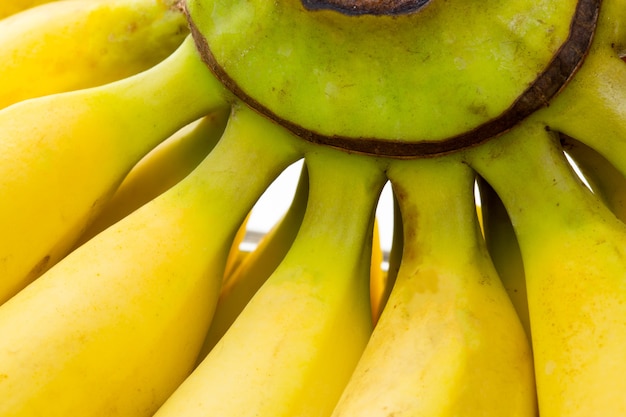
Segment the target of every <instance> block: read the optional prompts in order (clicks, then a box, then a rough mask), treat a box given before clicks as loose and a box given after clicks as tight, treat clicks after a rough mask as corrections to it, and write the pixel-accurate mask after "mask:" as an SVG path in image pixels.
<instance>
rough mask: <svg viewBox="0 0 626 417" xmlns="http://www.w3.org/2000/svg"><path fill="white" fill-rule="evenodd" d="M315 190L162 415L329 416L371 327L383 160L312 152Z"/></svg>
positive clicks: (307, 158)
mask: <svg viewBox="0 0 626 417" xmlns="http://www.w3.org/2000/svg"><path fill="white" fill-rule="evenodd" d="M305 164H306V166H307V169H308V171H309V178H310V183H309V184H310V187H309V190H310V193H309V198H308V202H307V208H306V212H305V214H304V219H303V222H302V226H301V227H300V230H299V231H298V235H297V237H296V239H295V241H294V243H293V245H292V247H291V248H290V250H289V252H288V253H287V255H286V257H285V258H284V260H283V261H282V263H281V264H280V265H279V266H278V268H277V269H276V271H275V272H274V273H273V274H272V275H271V276H270V278H269V279H268V280H267V281H266V282H265V284H264V285H263V286H262V287H261V288H260V289H259V291H258V292H257V293H256V294H255V295H254V297H253V298H252V300H251V301H250V303H249V304H248V305H247V306H246V308H245V309H244V310H243V311H242V312H241V314H240V315H239V317H237V319H236V320H235V322H234V323H233V324H232V326H231V327H230V328H229V329H228V331H227V332H226V334H225V335H224V337H223V338H222V339H221V340H220V341H219V342H218V344H217V345H216V346H215V348H214V349H213V350H211V352H210V353H209V355H208V356H207V357H206V358H205V359H204V361H202V363H201V364H200V365H198V367H197V368H196V369H195V370H194V372H193V373H192V374H191V375H190V376H189V377H188V378H187V379H186V380H185V382H183V383H182V384H181V385H180V387H179V388H178V389H177V390H176V391H175V392H174V394H173V395H172V396H171V397H170V398H169V399H168V400H167V401H166V403H165V404H164V405H163V407H161V409H159V411H158V412H157V413H156V414H155V417H169V416H177V417H179V416H185V417H194V416H207V415H212V416H238V417H243V416H250V417H251V416H256V417H265V416H267V417H293V416H299V417H306V416H316V417H321V416H328V415H329V414H330V412H331V410H332V407H333V406H334V404H335V402H336V400H337V398H338V397H339V395H340V393H341V390H342V389H343V386H344V384H345V383H346V381H347V379H348V378H349V376H350V374H351V372H352V370H353V368H354V365H355V364H356V362H357V360H358V358H359V356H360V355H361V352H362V350H363V348H364V346H365V344H366V342H367V339H368V337H369V335H370V332H371V327H372V325H371V313H370V305H369V265H370V259H371V244H372V227H373V222H374V208H375V204H376V201H377V195H376V191H380V190H381V189H382V186H383V184H384V179H385V178H384V176H383V175H382V173H381V171H380V170H379V168H378V166H377V162H375V161H373V160H371V159H369V158H363V157H362V156H357V155H349V154H344V153H343V152H338V151H333V150H329V149H311V150H310V152H309V153H307V155H306V156H305Z"/></svg>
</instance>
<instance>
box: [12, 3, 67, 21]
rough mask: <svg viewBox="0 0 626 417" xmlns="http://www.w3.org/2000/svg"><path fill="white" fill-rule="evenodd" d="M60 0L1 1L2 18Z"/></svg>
mask: <svg viewBox="0 0 626 417" xmlns="http://www.w3.org/2000/svg"><path fill="white" fill-rule="evenodd" d="M52 1H58V0H7V1H3V2H2V3H0V19H4V18H5V17H7V16H11V15H13V14H16V13H19V12H21V11H23V10H26V9H30V8H33V7H35V6H39V5H40V4H45V3H49V2H52Z"/></svg>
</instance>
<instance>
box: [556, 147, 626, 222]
mask: <svg viewBox="0 0 626 417" xmlns="http://www.w3.org/2000/svg"><path fill="white" fill-rule="evenodd" d="M561 144H562V145H563V147H564V149H565V151H566V152H567V153H568V154H569V155H570V156H571V157H572V158H573V159H574V161H575V162H576V164H577V165H578V167H579V168H580V170H581V172H582V174H583V176H584V177H585V179H586V180H587V182H588V183H590V185H591V189H592V190H593V192H594V193H595V194H596V195H598V197H600V198H601V199H602V201H604V203H605V204H606V205H607V206H608V207H609V208H610V209H611V211H613V213H614V214H615V215H616V216H617V218H618V219H620V220H621V221H623V222H626V177H625V176H624V174H622V173H621V172H620V171H618V170H617V169H616V168H615V167H614V166H613V165H612V164H611V163H610V162H609V161H607V159H606V158H605V157H603V156H602V155H600V154H599V153H597V152H596V151H595V150H593V149H592V148H590V147H589V146H587V145H585V144H583V143H581V142H579V141H577V140H575V139H573V138H570V137H566V136H562V137H561Z"/></svg>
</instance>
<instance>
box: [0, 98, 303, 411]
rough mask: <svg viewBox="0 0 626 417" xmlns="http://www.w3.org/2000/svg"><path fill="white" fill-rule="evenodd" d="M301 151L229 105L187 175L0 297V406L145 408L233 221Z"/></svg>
mask: <svg viewBox="0 0 626 417" xmlns="http://www.w3.org/2000/svg"><path fill="white" fill-rule="evenodd" d="M299 157H300V154H299V153H298V151H297V150H296V147H295V146H294V143H293V141H292V137H291V136H290V135H286V134H285V133H284V131H282V130H281V129H279V128H277V127H276V126H275V125H273V124H272V123H270V122H267V121H265V120H263V119H260V118H259V117H258V116H257V115H256V114H254V113H253V112H252V111H250V110H248V109H245V108H243V107H242V108H239V109H238V110H235V111H234V114H233V116H231V118H230V120H229V124H228V127H227V128H226V131H225V133H224V137H223V138H222V140H221V141H220V143H219V144H218V145H217V146H216V148H215V149H214V150H213V152H211V154H209V156H208V157H207V158H206V159H205V160H204V161H203V162H202V163H201V164H200V165H199V166H198V168H197V169H196V170H194V171H193V172H192V173H191V174H190V176H189V177H187V178H186V179H184V180H183V181H181V182H180V183H178V184H177V185H176V186H174V187H173V188H171V189H170V190H169V191H167V192H166V193H164V194H162V195H161V196H159V197H157V198H156V199H155V200H152V201H151V202H149V203H147V204H146V205H144V206H143V207H142V208H140V209H139V210H137V211H135V212H133V213H132V214H130V215H129V216H127V217H125V218H124V219H122V220H121V221H120V222H118V223H116V224H115V225H113V226H112V227H110V228H108V229H106V230H105V231H104V232H102V233H101V234H99V235H97V236H96V237H95V238H94V239H92V240H90V241H88V242H87V243H86V244H85V245H83V246H81V247H80V248H78V249H77V250H76V251H74V252H72V253H71V254H70V255H68V256H67V257H66V258H65V259H63V260H62V261H61V262H59V263H58V264H57V265H56V266H55V267H54V268H52V269H50V270H49V271H48V272H46V273H45V274H44V275H43V276H41V277H40V278H39V279H38V280H36V281H35V282H33V283H32V284H31V285H29V286H28V287H27V288H25V289H24V290H22V291H21V292H20V293H19V294H17V295H16V296H14V297H13V298H11V299H10V300H9V301H8V302H6V303H5V304H4V305H2V306H0V375H2V377H1V378H0V398H2V401H0V415H2V416H3V417H32V416H42V415H45V416H50V417H57V416H59V417H60V416H63V417H66V416H82V417H89V416H110V417H112V416H124V417H132V416H151V415H152V414H153V413H154V411H155V409H156V408H157V407H158V406H159V405H160V403H161V402H163V401H164V400H165V399H166V397H167V396H168V395H169V394H170V393H171V392H172V391H173V390H174V389H175V388H176V386H177V385H178V384H179V383H180V382H182V380H183V378H184V377H185V376H186V375H187V374H188V373H189V372H190V371H191V369H192V367H193V364H194V361H195V358H196V356H197V354H198V351H199V349H200V345H201V344H202V339H203V337H204V334H205V333H206V330H207V328H208V325H209V321H210V317H211V312H212V310H213V308H214V306H215V302H216V300H217V294H218V291H219V286H220V284H221V279H222V273H223V269H224V264H225V260H226V255H227V253H228V250H229V248H230V245H231V242H232V239H233V237H234V235H235V233H236V231H237V228H238V227H239V225H240V224H241V222H242V220H243V219H244V217H245V216H246V214H247V213H248V212H249V210H250V209H251V207H252V205H253V204H254V202H255V201H256V199H257V198H258V197H259V196H260V195H261V193H262V192H263V191H264V190H265V187H267V186H268V185H269V184H270V183H271V182H272V181H273V180H274V179H275V178H276V176H278V174H279V173H280V172H281V171H282V170H283V169H284V168H285V167H286V166H287V165H289V164H290V163H292V162H293V161H294V160H296V159H297V158H299Z"/></svg>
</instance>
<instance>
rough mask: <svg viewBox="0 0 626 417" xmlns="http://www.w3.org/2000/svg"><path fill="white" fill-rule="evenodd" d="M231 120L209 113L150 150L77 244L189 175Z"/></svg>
mask: <svg viewBox="0 0 626 417" xmlns="http://www.w3.org/2000/svg"><path fill="white" fill-rule="evenodd" d="M227 119H228V112H227V111H226V110H220V111H217V112H214V113H211V114H209V115H206V116H204V117H202V118H201V119H198V120H196V121H194V122H192V123H190V124H188V125H187V126H185V127H183V128H182V129H180V130H178V131H177V132H176V133H174V134H173V135H172V136H170V137H169V138H167V139H166V140H165V141H164V142H162V143H160V144H159V145H158V146H157V147H156V148H154V149H153V150H152V151H150V153H148V154H147V155H146V156H144V157H143V158H142V159H141V160H140V161H139V162H138V163H137V164H136V165H135V166H133V168H132V169H131V171H130V172H129V173H128V175H126V177H124V180H123V181H122V183H121V184H120V186H119V187H118V188H117V189H116V190H115V193H114V194H113V195H112V196H111V198H110V199H109V200H108V201H107V202H106V203H104V204H103V207H102V208H101V210H100V213H98V215H97V216H96V217H95V218H94V219H93V221H92V222H91V223H90V224H89V227H88V228H87V230H86V231H85V232H84V233H83V234H82V236H81V237H80V239H79V241H78V243H77V244H79V245H80V244H82V243H84V242H86V241H87V240H89V239H91V238H92V237H94V236H95V235H97V234H98V233H100V232H101V231H103V230H104V229H106V228H107V227H109V226H110V225H112V224H113V223H116V222H117V221H119V220H121V219H122V218H124V217H126V216H127V215H128V214H130V213H132V212H133V211H135V210H137V209H138V208H139V207H141V206H143V205H144V204H146V203H147V202H148V201H150V200H152V199H154V198H155V197H157V196H158V195H160V194H162V193H164V192H165V191H167V190H168V189H169V188H171V187H172V186H174V185H175V184H177V183H178V182H179V181H180V180H182V179H183V178H185V177H186V176H187V175H188V174H189V173H190V172H191V171H193V170H194V168H195V167H196V166H197V165H198V164H199V163H200V162H201V161H202V160H203V159H204V158H205V157H206V156H207V155H208V154H209V152H210V151H211V150H212V149H213V147H214V146H215V144H216V143H217V141H218V140H219V139H220V137H221V135H222V133H223V132H224V128H225V126H226V121H227Z"/></svg>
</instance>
